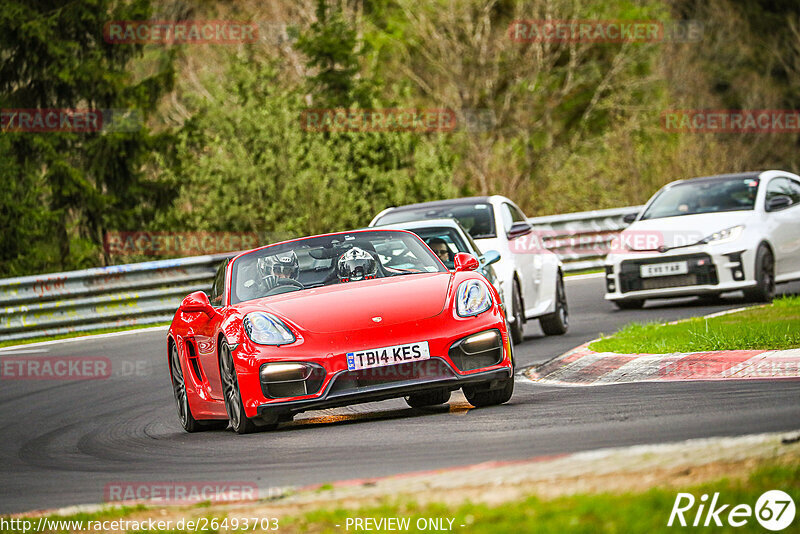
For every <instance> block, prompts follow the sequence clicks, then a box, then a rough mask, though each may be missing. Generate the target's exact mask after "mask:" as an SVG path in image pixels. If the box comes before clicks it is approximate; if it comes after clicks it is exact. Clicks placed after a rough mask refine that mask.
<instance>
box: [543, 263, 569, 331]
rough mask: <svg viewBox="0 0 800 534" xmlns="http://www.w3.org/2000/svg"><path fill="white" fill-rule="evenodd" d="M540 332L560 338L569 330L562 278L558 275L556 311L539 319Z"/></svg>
mask: <svg viewBox="0 0 800 534" xmlns="http://www.w3.org/2000/svg"><path fill="white" fill-rule="evenodd" d="M539 324H540V325H541V327H542V331H543V332H544V333H545V334H546V335H548V336H560V335H563V334H566V333H567V329H569V306H568V305H567V292H566V290H565V289H564V277H563V276H562V275H561V274H560V273H559V276H558V281H557V282H556V309H555V311H554V312H553V313H551V314H549V315H545V316H544V317H540V318H539Z"/></svg>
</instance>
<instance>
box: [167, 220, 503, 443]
mask: <svg viewBox="0 0 800 534" xmlns="http://www.w3.org/2000/svg"><path fill="white" fill-rule="evenodd" d="M477 267H478V261H477V260H476V259H475V258H474V257H473V256H471V255H469V254H457V255H456V257H455V269H454V271H452V272H451V271H448V270H447V268H446V267H445V266H444V264H443V263H442V262H441V261H440V260H439V258H438V257H437V256H436V255H435V254H433V252H431V250H430V249H429V248H428V247H427V245H425V243H424V242H423V241H421V240H420V238H419V237H417V236H416V235H415V234H413V233H411V232H407V231H403V230H372V229H370V230H360V231H353V232H344V233H337V234H329V235H323V236H316V237H308V238H302V239H296V240H292V241H286V242H283V243H278V244H274V245H269V246H266V247H262V248H259V249H255V250H252V251H249V252H246V253H243V254H240V255H238V256H236V257H235V258H232V259H230V260H227V261H226V262H224V263H223V264H222V265H221V266H220V268H219V270H218V271H217V275H216V277H215V279H214V283H213V287H212V289H211V292H210V294H206V293H204V292H202V291H197V292H195V293H192V294H191V295H189V296H187V297H186V298H185V299H184V300H183V302H182V303H181V306H180V308H179V309H178V311H177V312H176V313H175V317H174V319H173V321H172V325H171V326H170V329H169V334H168V339H167V355H168V361H169V368H170V374H171V377H172V387H173V390H174V393H175V400H176V402H177V405H178V415H179V416H180V420H181V424H182V426H183V428H184V429H185V430H186V431H188V432H196V431H199V430H206V429H212V428H225V427H226V426H227V425H228V423H230V426H231V427H232V428H233V430H234V431H236V432H238V433H240V434H245V433H249V432H253V431H255V430H257V429H258V428H259V427H260V428H264V427H274V426H276V425H277V424H278V423H280V422H283V421H289V420H291V419H292V417H293V416H294V415H295V414H298V413H300V412H304V411H306V410H315V409H323V408H331V407H336V406H344V405H348V404H355V403H359V402H371V401H379V400H384V399H390V398H397V397H404V398H405V399H406V402H407V403H408V404H409V405H410V406H411V407H415V408H416V407H422V406H430V405H436V404H442V403H445V402H447V401H448V400H449V398H450V393H451V391H454V390H456V389H459V388H461V389H463V392H464V395H465V396H466V398H467V400H468V401H469V402H470V403H471V404H473V405H475V406H488V405H493V404H500V403H503V402H506V401H507V400H508V399H510V398H511V394H512V392H513V389H514V374H513V371H514V369H513V360H512V347H511V343H510V341H509V337H508V331H507V328H506V322H505V318H504V314H503V311H502V309H501V307H500V304H499V303H500V298H499V296H498V294H497V291H496V290H495V288H494V287H493V286H492V285H491V284H489V283H487V281H486V279H485V278H484V277H483V276H481V275H480V274H478V273H475V272H472V271H474V270H475V269H476V268H477Z"/></svg>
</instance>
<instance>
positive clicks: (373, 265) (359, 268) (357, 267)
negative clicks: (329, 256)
mask: <svg viewBox="0 0 800 534" xmlns="http://www.w3.org/2000/svg"><path fill="white" fill-rule="evenodd" d="M336 274H337V275H338V277H339V282H340V283H344V282H357V281H359V280H369V279H371V278H375V277H376V275H377V274H378V261H377V260H376V259H375V257H374V256H373V255H372V254H370V253H369V252H367V251H366V250H364V249H362V248H359V247H353V248H351V249H350V250H348V251H347V252H345V253H344V254H342V255H341V256H339V259H338V260H337V262H336Z"/></svg>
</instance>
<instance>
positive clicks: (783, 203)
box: [767, 195, 792, 211]
mask: <svg viewBox="0 0 800 534" xmlns="http://www.w3.org/2000/svg"><path fill="white" fill-rule="evenodd" d="M791 205H792V199H791V197H789V196H786V195H776V196H774V197H772V198H771V199H769V200H767V211H776V210H780V209H783V208H788V207H789V206H791Z"/></svg>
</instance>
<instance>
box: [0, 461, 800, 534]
mask: <svg viewBox="0 0 800 534" xmlns="http://www.w3.org/2000/svg"><path fill="white" fill-rule="evenodd" d="M773 489H780V490H782V491H784V492H786V493H788V494H789V495H790V496H791V497H792V498H793V499H794V501H795V502H800V462H797V461H794V460H793V461H791V462H790V463H786V462H781V463H779V462H777V461H772V462H766V463H763V464H761V465H760V466H759V467H758V468H756V469H754V470H753V471H752V472H751V474H750V475H749V476H748V477H746V478H743V479H736V480H729V479H721V480H718V481H715V482H710V483H706V484H702V485H698V486H692V487H685V488H681V489H665V488H654V489H650V490H648V491H645V492H640V493H625V494H609V493H600V494H580V495H574V496H569V497H560V498H556V499H552V500H543V499H539V498H537V497H529V498H527V499H521V500H514V501H509V502H505V503H503V504H500V505H496V506H489V505H486V504H473V503H469V502H467V503H463V504H460V505H444V504H428V505H424V506H420V505H417V504H416V503H414V502H413V501H394V502H388V501H387V502H386V503H384V504H382V505H379V506H369V507H363V508H358V509H344V508H333V509H318V510H313V511H310V512H306V513H304V514H302V515H297V516H286V517H281V518H280V519H279V520H278V525H279V529H278V532H292V533H294V532H303V533H307V532H311V533H329V532H330V533H333V532H337V533H338V532H347V531H348V530H346V528H345V527H346V525H347V520H348V518H350V519H354V518H371V519H373V520H376V521H380V519H382V518H386V519H388V518H402V519H404V520H408V525H409V528H408V530H407V532H421V531H426V530H423V529H422V528H417V525H418V523H417V522H418V521H420V527H421V526H423V525H422V520H428V519H431V518H433V519H441V520H443V524H444V525H445V526H448V525H449V524H450V523H449V522H448V519H450V520H452V531H454V532H469V533H487V534H488V533H491V534H503V533H512V534H519V533H524V532H536V533H545V534H546V533H557V534H562V533H586V534H589V533H597V532H608V533H623V532H624V533H639V532H642V533H648V534H653V533H659V532H665V533H667V532H675V529H676V528H677V529H678V530H691V531H694V529H692V528H691V527H690V528H681V527H676V526H673V527H667V521H668V519H669V515H670V512H671V510H672V507H673V504H674V502H675V498H676V496H677V493H678V492H679V491H680V492H687V493H691V494H693V495H694V496H695V498H696V499H697V501H696V504H695V506H694V508H692V509H691V511H689V512H687V513H686V514H685V516H684V517H686V518H687V519H688V520H689V522H691V521H692V520H693V519H694V514H695V512H696V511H697V504H698V503H699V502H700V501H699V499H700V496H701V495H703V494H707V495H713V494H714V493H715V492H719V493H720V495H719V500H718V505H723V504H730V506H729V507H728V509H727V510H726V512H725V513H723V514H721V516H720V518H721V519H722V521H723V523H724V524H725V525H726V526H723V527H722V528H719V527H712V528H711V529H705V530H709V531H713V532H738V533H742V532H765V530H764V529H763V528H762V527H761V526H760V525H759V524H758V522H757V521H756V519H755V517H750V518H748V523H747V524H746V525H745V526H743V527H740V528H734V527H730V526H728V525H727V522H726V520H727V512H729V511H730V509H731V508H732V507H733V506H735V505H737V504H746V505H748V506H750V507H754V506H755V504H756V501H757V500H758V497H759V496H760V495H761V494H763V493H764V492H765V491H768V490H773ZM486 491H487V492H489V491H491V487H487V490H486ZM145 510H146V509H145V508H143V507H135V508H123V509H116V510H104V511H101V512H97V513H93V514H85V513H82V514H75V515H72V516H60V517H55V516H54V517H53V518H54V519H59V520H67V521H69V520H84V521H86V520H89V519H93V520H94V519H109V518H123V517H126V516H130V515H132V514H135V513H136V515H137V516H139V517H141V515H142V514H141V512H142V511H145ZM137 512H138V513H137ZM153 512H154V513H156V511H155V510H153ZM245 515H246V513H239V514H238V515H237V516H236V517H244V516H245ZM155 517H158V514H156V515H155ZM204 517H207V518H208V519H209V520H210V519H212V518H216V519H217V521H218V522H221V521H222V520H223V519H224V518H225V517H226V515H225V514H214V513H209V514H207V515H205V516H204ZM231 517H234V516H233V515H232V516H231ZM4 519H6V520H7V519H8V518H4ZM704 519H705V517H704ZM798 521H800V520H799V519H797V518H796V519H795V522H794V523H793V525H792V526H790V527H789V528H788V529H787V530H786V531H785V532H797V530H796V528H795V527H796V525H797V523H798ZM462 525H463V526H462ZM793 528H795V530H792V529H793ZM223 530H224V529H222V528H220V529H218V531H219V532H222V531H223ZM349 531H351V532H352V531H355V529H354V528H353V526H352V524H351V527H350V529H349ZM378 531H385V530H378ZM403 531H406V530H403ZM427 531H430V529H428V530H427ZM12 532H14V533H16V532H19V530H10V529H8V528H2V529H0V533H9V534H10V533H12ZM170 532H189V531H186V530H172V531H170ZM203 532H209V531H203ZM212 532H216V531H212Z"/></svg>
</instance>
